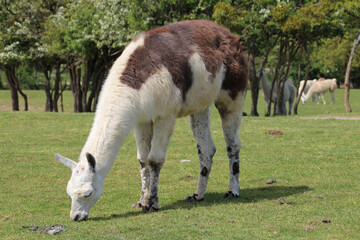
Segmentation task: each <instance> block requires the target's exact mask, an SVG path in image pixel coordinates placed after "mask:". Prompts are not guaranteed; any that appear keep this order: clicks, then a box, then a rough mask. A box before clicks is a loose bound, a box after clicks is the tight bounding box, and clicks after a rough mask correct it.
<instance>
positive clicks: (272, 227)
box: [0, 90, 360, 239]
mask: <svg viewBox="0 0 360 240" xmlns="http://www.w3.org/2000/svg"><path fill="white" fill-rule="evenodd" d="M27 93H28V94H29V96H30V97H29V101H30V110H31V109H33V111H30V112H9V111H2V112H0V130H1V131H0V161H1V162H0V163H1V164H0V170H1V175H0V184H1V185H0V226H1V227H0V237H1V239H41V238H44V239H49V238H59V239H122V238H124V239H359V238H360V202H359V196H360V187H359V186H360V175H359V173H360V161H359V160H360V159H359V158H360V141H359V139H360V138H359V136H360V121H359V120H335V119H327V120H326V119H324V120H311V119H303V118H302V117H304V116H306V117H309V116H318V117H330V116H331V117H333V116H347V117H359V116H360V90H352V91H351V98H350V99H351V106H352V108H353V113H351V114H345V113H344V106H343V94H344V92H343V90H337V91H336V100H337V103H336V104H335V105H330V104H327V105H325V106H324V105H322V104H320V105H316V104H312V103H310V102H309V103H307V104H306V105H301V106H299V114H300V115H299V116H289V117H271V118H266V117H258V118H252V117H244V121H243V124H242V127H241V130H240V136H241V139H242V145H243V147H242V150H241V156H240V160H241V164H240V174H241V175H240V186H241V190H240V198H238V199H233V200H224V199H222V195H223V194H224V193H225V192H226V191H227V187H228V174H229V173H228V160H227V154H226V151H225V143H224V139H223V136H222V130H221V123H220V119H219V116H218V114H217V113H216V111H213V115H212V124H211V125H212V133H213V138H214V141H215V143H216V146H217V150H218V151H217V153H216V155H215V157H214V164H213V168H212V172H211V174H210V180H209V184H208V190H207V195H206V199H205V201H203V202H199V203H186V202H184V201H183V199H185V197H187V196H188V195H191V194H193V192H194V190H195V188H196V182H197V175H198V162H197V150H196V143H195V141H194V139H193V137H192V133H191V131H190V129H189V127H188V120H187V118H181V119H179V120H178V121H177V124H176V128H175V131H174V134H173V137H172V139H171V142H170V145H169V150H168V154H167V161H166V163H165V165H164V168H163V169H162V172H161V177H160V186H159V194H160V202H159V203H160V206H161V210H160V211H159V212H156V213H149V214H144V213H142V212H141V210H139V209H132V208H131V207H130V206H131V204H133V203H134V202H136V201H137V200H138V199H139V194H140V177H139V174H138V171H139V164H138V162H137V160H136V146H135V141H134V137H133V136H132V135H131V136H129V137H128V138H127V140H126V142H125V143H124V145H123V147H122V148H121V150H120V153H119V155H118V157H117V160H116V162H115V164H114V166H113V168H112V170H111V172H110V174H109V175H108V177H107V179H106V180H105V186H104V193H103V195H102V197H101V198H100V200H99V202H98V203H96V205H95V206H94V207H93V208H92V210H91V212H90V218H89V220H88V221H86V222H80V223H78V222H73V221H71V220H70V218H69V211H70V202H71V201H70V198H69V197H68V196H67V195H66V184H67V181H68V180H69V178H70V174H71V173H70V170H69V169H68V168H66V167H64V166H63V165H62V164H61V163H59V162H58V161H56V160H55V158H54V156H53V154H54V153H61V154H63V155H64V156H67V157H70V158H72V159H77V157H78V155H79V153H80V150H81V148H82V146H83V144H84V142H85V140H86V138H87V135H88V132H89V130H90V127H91V124H92V121H93V116H94V115H93V114H91V113H86V114H73V113H70V112H71V110H72V106H71V104H72V103H71V93H70V92H67V93H66V94H67V95H66V101H68V103H67V105H66V106H67V107H66V108H65V111H66V113H45V112H42V109H43V104H44V95H43V92H41V91H27ZM326 97H327V98H326V101H327V102H330V96H329V95H328V94H327V95H326ZM9 98H10V94H9V92H8V91H0V103H1V105H0V106H3V105H4V104H6V103H10V101H9V100H10V99H9ZM0 109H4V108H0ZM245 110H246V112H248V113H249V112H250V94H248V96H247V102H246V107H245ZM259 113H260V114H261V115H262V116H263V115H264V113H265V106H264V103H263V99H259ZM269 130H280V131H282V132H283V133H284V135H282V136H275V135H268V134H266V132H267V131H269ZM181 159H188V160H191V161H190V162H187V163H180V160H181ZM267 179H277V183H274V184H272V185H267V184H266V183H265V181H266V180H267ZM319 196H321V197H322V198H321V197H319ZM281 197H283V198H285V199H286V201H287V202H294V203H296V204H295V205H288V204H283V205H280V203H279V198H281ZM324 219H330V220H331V223H323V222H322V221H323V220H324ZM32 225H33V226H39V228H43V227H45V226H47V225H64V229H65V231H63V232H61V233H60V234H59V235H56V236H50V235H47V234H45V233H36V232H34V231H31V230H30V229H29V226H32Z"/></svg>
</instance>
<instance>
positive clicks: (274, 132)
mask: <svg viewBox="0 0 360 240" xmlns="http://www.w3.org/2000/svg"><path fill="white" fill-rule="evenodd" d="M266 134H269V135H278V136H281V135H283V134H284V133H283V132H282V131H279V130H270V131H267V132H266Z"/></svg>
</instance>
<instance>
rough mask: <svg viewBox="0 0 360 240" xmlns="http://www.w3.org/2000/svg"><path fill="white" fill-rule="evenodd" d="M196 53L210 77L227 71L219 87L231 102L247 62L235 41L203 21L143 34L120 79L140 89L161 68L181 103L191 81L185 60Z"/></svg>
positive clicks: (243, 80)
mask: <svg viewBox="0 0 360 240" xmlns="http://www.w3.org/2000/svg"><path fill="white" fill-rule="evenodd" d="M196 52H198V53H199V55H200V56H201V58H202V60H203V61H204V63H205V66H206V69H207V71H209V72H210V73H212V74H213V75H215V74H216V73H217V72H218V71H219V69H220V67H221V65H222V64H223V63H224V64H225V66H226V69H227V71H226V75H225V79H224V82H223V86H222V88H223V89H225V90H228V91H229V95H230V96H231V98H233V99H235V98H236V96H237V93H238V92H239V91H241V90H244V89H245V88H246V84H247V60H246V57H245V53H244V52H243V51H242V48H241V44H240V43H239V38H238V37H237V36H235V35H233V34H231V33H230V32H229V31H228V30H227V29H226V28H224V27H221V26H219V25H217V24H215V23H213V22H210V21H205V20H193V21H184V22H179V23H173V24H170V25H167V26H164V27H160V28H156V29H153V30H150V31H148V32H145V39H144V46H142V47H139V48H137V49H136V50H135V51H134V53H133V54H132V55H131V56H130V58H129V61H128V64H127V66H126V68H125V70H124V72H123V74H122V76H121V78H120V79H121V81H122V82H123V83H125V84H127V85H128V86H130V87H132V88H135V89H140V88H141V86H142V84H143V83H145V81H146V80H147V79H148V78H149V77H150V76H151V75H152V74H154V73H155V71H157V70H159V69H160V68H161V67H165V68H166V69H167V70H168V71H169V72H170V74H171V76H172V80H173V82H174V84H175V86H177V87H178V88H179V89H180V91H181V93H182V97H183V100H184V101H185V99H186V93H187V91H188V90H189V88H190V87H191V85H192V81H194V79H192V76H193V75H192V71H191V66H189V59H190V57H191V56H192V55H193V54H194V53H196Z"/></svg>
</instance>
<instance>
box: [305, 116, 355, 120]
mask: <svg viewBox="0 0 360 240" xmlns="http://www.w3.org/2000/svg"><path fill="white" fill-rule="evenodd" d="M301 119H303V120H334V119H335V120H360V117H336V116H335V117H302V118H301Z"/></svg>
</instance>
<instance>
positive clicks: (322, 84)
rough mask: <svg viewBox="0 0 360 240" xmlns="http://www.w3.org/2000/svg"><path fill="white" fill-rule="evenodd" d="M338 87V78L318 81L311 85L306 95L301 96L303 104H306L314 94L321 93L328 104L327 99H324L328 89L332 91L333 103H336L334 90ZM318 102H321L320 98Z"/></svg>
mask: <svg viewBox="0 0 360 240" xmlns="http://www.w3.org/2000/svg"><path fill="white" fill-rule="evenodd" d="M336 88H337V84H336V78H333V79H326V80H322V81H317V82H316V83H314V84H313V85H312V86H311V88H310V89H309V91H308V93H307V94H306V96H304V97H303V96H302V97H301V101H302V103H303V104H305V103H306V102H307V101H308V100H309V98H310V97H311V96H312V95H314V94H319V95H320V97H321V99H322V101H323V103H324V104H326V102H325V99H324V93H325V92H327V91H330V93H331V104H333V103H335V94H334V92H335V89H336ZM317 104H319V100H318V102H317Z"/></svg>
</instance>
